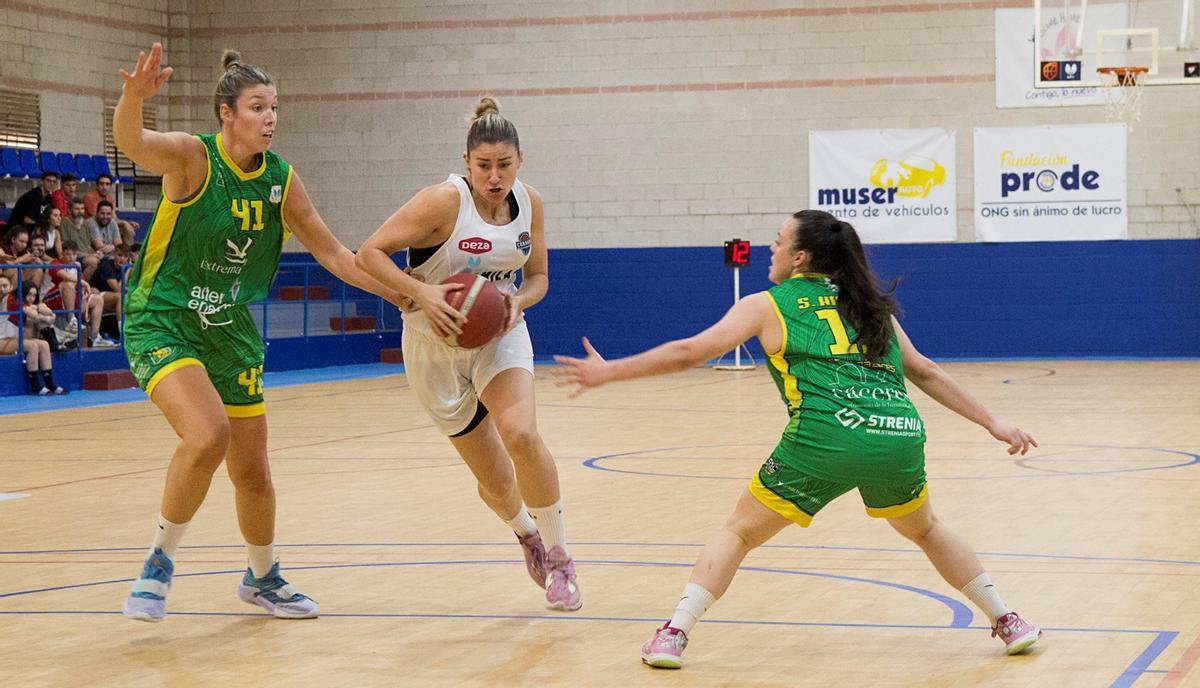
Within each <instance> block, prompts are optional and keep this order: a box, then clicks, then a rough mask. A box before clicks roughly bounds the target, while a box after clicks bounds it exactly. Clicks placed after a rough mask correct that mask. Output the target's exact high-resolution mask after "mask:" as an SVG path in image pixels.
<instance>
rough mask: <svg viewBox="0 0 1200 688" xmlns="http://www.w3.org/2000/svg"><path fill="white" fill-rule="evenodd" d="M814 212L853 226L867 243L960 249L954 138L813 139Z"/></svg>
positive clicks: (935, 132)
mask: <svg viewBox="0 0 1200 688" xmlns="http://www.w3.org/2000/svg"><path fill="white" fill-rule="evenodd" d="M808 187H809V206H810V207H812V208H817V209H819V210H824V211H826V212H829V213H832V214H833V215H835V216H837V217H838V218H841V219H843V220H845V221H846V222H849V223H850V224H852V225H854V227H855V229H857V230H858V233H859V235H860V236H861V237H862V240H863V241H864V242H865V243H872V244H898V243H909V242H929V241H954V240H955V239H956V238H957V235H958V232H957V229H956V222H955V209H956V206H955V184H954V132H953V131H948V130H946V129H867V130H855V131H814V132H811V133H810V134H809V138H808Z"/></svg>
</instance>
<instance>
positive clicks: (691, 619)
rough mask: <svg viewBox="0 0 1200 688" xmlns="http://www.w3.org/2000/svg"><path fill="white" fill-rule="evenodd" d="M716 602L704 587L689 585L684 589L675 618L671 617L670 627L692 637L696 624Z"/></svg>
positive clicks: (676, 608)
mask: <svg viewBox="0 0 1200 688" xmlns="http://www.w3.org/2000/svg"><path fill="white" fill-rule="evenodd" d="M716 601H717V598H715V597H713V594H712V593H711V592H709V591H708V590H707V589H705V587H704V586H703V585H697V584H695V583H688V584H687V585H685V586H684V587H683V597H680V598H679V604H678V605H677V606H676V607H675V616H672V617H671V623H670V624H668V625H669V626H671V627H672V628H678V629H679V630H681V631H683V632H684V633H687V634H689V635H691V632H692V628H693V627H694V626H695V625H696V622H697V621H699V620H700V617H701V616H704V612H706V611H708V608H709V607H711V606H713V604H714V603H715V602H716Z"/></svg>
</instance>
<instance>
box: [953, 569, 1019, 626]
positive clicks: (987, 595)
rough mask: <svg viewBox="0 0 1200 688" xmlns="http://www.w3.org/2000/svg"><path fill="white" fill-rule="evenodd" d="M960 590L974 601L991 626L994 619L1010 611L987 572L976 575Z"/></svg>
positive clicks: (994, 622) (994, 623) (994, 621)
mask: <svg viewBox="0 0 1200 688" xmlns="http://www.w3.org/2000/svg"><path fill="white" fill-rule="evenodd" d="M960 592H962V594H963V595H966V597H967V599H968V600H971V601H972V602H974V603H975V606H976V607H979V610H980V611H982V612H983V613H984V614H987V617H988V619H989V620H991V622H992V625H993V626H995V625H996V619H999V618H1000V617H1002V616H1004V615H1005V614H1007V613H1009V612H1010V611H1012V610H1011V609H1009V608H1008V606H1007V605H1006V604H1004V601H1003V600H1001V599H1000V593H999V592H997V591H996V586H994V585H992V579H991V578H989V577H988V575H987V573H981V574H979V575H978V576H976V577H975V578H974V579H973V580H972V581H971V582H970V583H967V584H966V585H964V586H963V589H962V590H961V591H960Z"/></svg>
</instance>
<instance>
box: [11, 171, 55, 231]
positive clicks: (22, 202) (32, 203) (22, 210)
mask: <svg viewBox="0 0 1200 688" xmlns="http://www.w3.org/2000/svg"><path fill="white" fill-rule="evenodd" d="M57 188H58V173H57V172H43V173H42V181H41V183H39V184H38V185H37V186H35V187H33V188H32V189H30V190H29V191H26V192H25V193H24V194H22V195H21V197H20V198H18V199H17V204H16V205H14V206H13V210H12V214H11V215H9V216H8V224H10V225H26V226H28V227H32V226H33V225H35V224H37V220H38V217H40V216H41V214H42V210H43V209H45V207H46V206H48V205H50V194H52V193H54V190H55V189H57Z"/></svg>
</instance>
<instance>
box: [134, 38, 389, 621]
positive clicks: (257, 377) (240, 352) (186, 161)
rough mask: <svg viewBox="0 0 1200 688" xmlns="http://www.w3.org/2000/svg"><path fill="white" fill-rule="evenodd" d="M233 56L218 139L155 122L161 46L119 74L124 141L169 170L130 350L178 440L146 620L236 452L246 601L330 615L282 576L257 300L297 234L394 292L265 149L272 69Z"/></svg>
mask: <svg viewBox="0 0 1200 688" xmlns="http://www.w3.org/2000/svg"><path fill="white" fill-rule="evenodd" d="M222 62H223V70H224V73H223V75H222V76H221V79H220V81H219V82H218V83H217V88H216V92H215V93H214V95H213V111H214V114H215V115H216V118H217V122H218V123H219V125H220V133H218V134H216V135H201V136H191V135H188V134H185V133H182V132H169V133H159V132H157V131H151V130H148V129H145V128H143V127H142V102H143V101H144V100H145V99H147V98H150V97H152V96H154V95H155V94H156V93H158V91H159V89H160V88H162V86H163V84H165V83H166V81H167V79H169V78H170V76H171V73H172V69H171V68H170V67H165V68H164V67H162V66H161V65H162V46H161V45H160V44H158V43H155V44H154V47H153V48H151V49H150V55H149V56H147V55H146V54H145V53H141V54H139V55H138V61H137V65H136V66H135V67H134V69H133V73H132V74H131V73H129V72H126V71H125V70H123V69H122V70H121V77H122V78H123V79H124V80H125V84H124V87H123V89H122V92H121V99H120V101H119V102H118V103H117V108H116V111H115V113H114V115H113V139H114V141H115V142H116V145H117V148H118V149H120V150H121V152H122V153H124V154H125V155H127V156H128V157H129V159H130V160H133V161H134V162H135V163H137V165H138V166H140V167H142V168H144V169H147V170H149V171H150V172H151V173H153V174H161V175H162V198H161V199H160V200H159V203H158V208H157V210H156V211H155V213H154V219H153V222H152V224H151V226H150V231H149V234H148V235H147V237H146V242H145V247H144V248H143V250H142V252H141V255H140V256H139V257H138V260H137V263H136V265H135V266H134V268H133V270H132V272H131V273H130V274H129V285H130V288H129V295H128V297H127V302H126V303H127V305H126V308H125V313H126V320H125V352H126V354H127V355H128V357H129V365H130V369H131V370H132V371H133V374H134V376H135V377H136V378H137V380H138V384H139V385H140V386H141V387H142V389H144V390H145V391H146V394H147V395H148V396H149V397H150V400H151V401H153V402H154V404H155V405H156V406H158V408H159V409H160V410H161V411H162V413H163V415H164V416H166V419H167V422H168V423H170V424H171V427H172V429H174V430H175V433H176V434H177V435H179V439H180V442H179V446H178V447H177V448H176V450H175V455H174V456H173V457H172V458H171V464H170V466H168V468H167V482H166V486H165V488H164V489H163V496H162V507H161V511H160V513H159V517H158V525H157V527H156V529H155V532H154V545H153V546H152V547H151V551H150V553H149V555H148V556H147V558H146V562H145V565H144V566H143V567H142V572H141V575H140V576H138V578H137V580H135V581H134V584H133V591H132V593H131V594H130V596H129V598H128V599H127V600H126V601H125V615H126V616H129V617H132V618H134V619H140V620H143V621H159V620H161V619H162V618H163V616H164V615H165V613H166V595H167V591H168V589H169V588H170V586H171V579H172V574H173V573H174V569H175V564H174V558H175V550H176V548H177V547H178V546H179V541H180V539H181V538H182V537H183V533H184V530H185V529H186V527H187V525H188V522H189V521H191V519H192V515H193V514H195V513H196V510H197V509H199V508H200V503H201V502H203V501H204V497H205V495H206V494H207V493H208V487H209V484H210V483H211V482H212V477H213V473H214V472H215V471H216V470H217V466H219V465H220V464H221V461H223V460H224V461H225V462H226V467H227V468H228V470H229V477H230V479H231V480H232V481H233V487H234V492H235V503H236V505H237V517H238V525H239V527H240V528H241V531H242V537H243V538H245V540H246V548H247V552H248V559H249V567H248V568H247V569H246V573H245V576H243V578H242V583H241V585H240V586H239V587H238V589H237V594H238V597H240V598H241V599H242V600H243V601H245V602H249V603H251V604H256V605H258V606H260V607H263V608H264V609H266V610H267V611H270V612H271V613H272V614H274V615H275V616H276V617H279V618H285V619H304V618H311V617H314V616H316V615H317V603H316V602H314V601H313V600H312V599H310V598H309V597H307V596H305V595H302V594H300V593H299V592H297V591H296V590H295V589H294V588H292V586H291V585H289V584H288V583H287V581H285V580H284V579H283V577H282V576H280V574H279V562H278V560H277V559H275V555H274V547H273V543H274V541H275V488H274V486H273V485H272V484H271V470H270V467H269V466H268V464H267V421H266V415H265V414H266V409H265V407H264V406H263V389H262V371H263V358H264V357H263V341H262V337H261V336H260V335H259V332H258V327H257V326H256V325H255V324H254V321H253V320H252V319H251V317H250V311H249V309H248V308H247V306H246V304H248V303H251V302H253V301H258V300H261V299H262V298H264V297H265V296H266V295H267V290H268V289H269V288H270V286H271V280H272V279H274V276H275V271H276V269H277V268H278V267H279V256H280V252H281V250H282V248H283V244H284V242H285V241H287V238H288V236H289V232H291V233H294V234H295V235H296V238H297V239H299V240H300V242H301V243H303V244H304V246H305V248H307V249H308V250H309V251H310V252H311V253H312V254H313V257H314V258H316V259H317V261H318V262H320V263H321V265H322V266H324V267H325V268H327V269H328V270H329V271H330V272H332V273H333V274H334V275H336V276H337V277H339V278H341V279H343V280H346V281H347V282H350V283H351V284H354V285H355V286H358V287H361V288H363V289H367V290H370V291H372V292H374V293H377V294H383V293H385V292H384V288H383V285H381V284H379V283H378V282H376V281H374V280H373V279H371V278H370V277H368V276H367V275H366V274H364V273H363V272H362V271H361V270H359V269H358V268H357V267H356V266H355V264H354V254H353V253H351V252H350V251H349V250H348V249H346V247H345V246H342V245H341V244H340V243H339V242H338V240H337V239H336V238H334V236H333V234H332V233H331V232H330V231H329V228H328V227H326V226H325V223H324V221H322V220H321V217H320V216H319V215H318V214H317V211H316V209H315V208H313V205H312V203H311V202H310V201H309V198H308V194H307V193H306V192H305V190H304V185H303V184H302V183H301V182H300V177H299V175H297V174H296V173H295V171H294V170H293V169H292V167H291V165H289V164H288V163H287V162H285V161H284V160H283V158H280V157H279V156H278V155H276V154H274V153H272V152H271V151H270V150H268V149H269V148H270V147H271V140H272V138H273V137H274V135H275V131H276V126H277V124H278V119H277V116H276V106H277V101H278V97H277V94H276V91H275V85H274V83H273V81H272V79H271V77H270V76H268V75H267V74H266V72H264V71H262V70H261V69H259V68H257V67H253V66H250V65H247V64H244V63H242V62H241V60H240V58H239V57H238V55H237V53H235V52H233V51H226V53H225V56H224V59H223V60H222ZM396 300H397V302H398V301H399V299H398V297H396Z"/></svg>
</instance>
